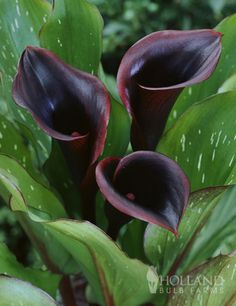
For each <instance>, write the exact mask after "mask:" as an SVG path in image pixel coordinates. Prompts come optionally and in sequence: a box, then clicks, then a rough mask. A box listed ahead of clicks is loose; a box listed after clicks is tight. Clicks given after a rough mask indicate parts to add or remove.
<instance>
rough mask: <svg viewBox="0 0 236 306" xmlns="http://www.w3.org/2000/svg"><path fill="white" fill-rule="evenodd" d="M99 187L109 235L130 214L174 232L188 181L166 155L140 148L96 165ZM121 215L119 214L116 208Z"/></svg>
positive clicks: (178, 220) (182, 210)
mask: <svg viewBox="0 0 236 306" xmlns="http://www.w3.org/2000/svg"><path fill="white" fill-rule="evenodd" d="M96 179H97V183H98V186H99V188H100V190H101V192H102V194H103V195H104V197H105V198H106V200H107V201H108V203H109V204H108V205H107V206H106V212H107V214H108V218H109V217H110V228H109V231H108V232H109V234H110V235H111V236H112V237H113V238H115V237H116V235H117V232H118V230H119V228H120V227H121V226H122V225H123V224H125V223H126V222H127V221H128V220H129V218H128V217H127V216H131V217H133V218H137V219H140V220H144V221H147V222H150V223H153V224H157V225H160V226H163V227H165V228H166V229H168V230H170V231H172V232H173V233H175V234H177V229H178V225H179V222H180V219H181V216H182V214H183V212H184V210H185V207H186V205H187V202H188V196H189V183H188V179H187V178H186V176H185V174H184V173H183V171H182V170H181V169H180V167H179V166H178V165H177V164H176V163H175V162H174V161H172V160H171V159H169V158H168V157H166V156H164V155H162V154H159V153H154V152H148V151H139V152H135V153H132V154H130V155H128V156H126V157H124V158H107V159H105V160H102V161H101V162H100V163H99V164H98V166H97V168H96ZM117 210H118V211H120V212H121V213H122V214H119V212H118V211H117Z"/></svg>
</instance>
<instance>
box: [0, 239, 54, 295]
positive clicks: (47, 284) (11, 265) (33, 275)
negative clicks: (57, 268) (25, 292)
mask: <svg viewBox="0 0 236 306" xmlns="http://www.w3.org/2000/svg"><path fill="white" fill-rule="evenodd" d="M0 274H4V275H8V276H12V277H16V278H19V279H21V280H24V281H28V282H30V283H31V284H33V285H34V286H36V287H39V288H41V289H42V290H44V291H46V292H47V293H48V294H50V295H51V296H53V297H55V296H56V291H57V288H58V285H59V281H60V276H59V275H54V274H52V273H50V272H47V271H41V270H37V269H32V268H26V267H24V266H23V265H22V264H20V263H19V262H18V261H17V259H16V257H15V256H14V255H13V254H12V253H11V252H10V251H9V250H8V248H7V247H6V246H5V245H4V244H3V243H0Z"/></svg>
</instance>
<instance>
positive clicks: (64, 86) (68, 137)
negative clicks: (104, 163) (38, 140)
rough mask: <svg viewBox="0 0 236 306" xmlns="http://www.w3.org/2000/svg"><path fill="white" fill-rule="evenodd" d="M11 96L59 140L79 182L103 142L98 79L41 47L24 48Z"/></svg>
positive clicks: (102, 93) (106, 103) (106, 110)
mask: <svg viewBox="0 0 236 306" xmlns="http://www.w3.org/2000/svg"><path fill="white" fill-rule="evenodd" d="M13 98H14V100H15V102H16V103H17V104H18V105H20V106H22V107H24V108H26V109H27V110H28V111H30V112H31V114H32V115H33V117H34V118H35V120H36V122H37V123H38V125H39V126H40V127H41V128H42V129H43V130H44V131H45V132H46V133H47V134H48V135H50V136H51V137H53V138H55V139H57V140H58V141H59V142H60V145H61V147H62V151H63V152H64V155H65V158H66V160H67V161H68V164H69V167H70V169H71V171H72V174H73V177H74V178H75V180H76V181H77V182H78V183H80V182H81V180H82V179H83V177H84V176H85V174H86V171H87V168H88V167H89V165H91V164H93V163H94V162H95V161H96V160H97V158H98V157H99V155H100V154H101V152H102V151H103V148H104V144H105V139H106V133H107V125H108V120H109V115H110V100H109V95H108V92H107V90H106V88H105V87H104V86H103V84H102V82H101V81H100V80H99V79H97V78H96V77H95V76H93V75H90V74H88V73H85V72H82V71H80V70H78V69H75V68H73V67H70V66H69V65H67V64H65V63H64V62H63V61H62V60H60V59H59V58H58V57H57V56H56V55H55V54H53V53H52V52H50V51H48V50H46V49H42V48H37V47H27V48H26V49H25V51H24V52H23V54H22V56H21V59H20V62H19V67H18V73H17V75H16V77H15V80H14V83H13Z"/></svg>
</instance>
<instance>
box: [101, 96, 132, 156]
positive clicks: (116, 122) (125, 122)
mask: <svg viewBox="0 0 236 306" xmlns="http://www.w3.org/2000/svg"><path fill="white" fill-rule="evenodd" d="M129 139H130V118H129V115H128V113H127V111H126V109H125V108H124V106H123V105H121V104H120V103H119V102H117V101H116V100H115V99H114V98H113V97H112V96H111V116H110V119H109V125H108V131H107V138H106V143H105V147H104V151H103V154H102V157H101V158H105V157H107V156H122V155H124V154H125V153H126V150H127V147H128V144H129Z"/></svg>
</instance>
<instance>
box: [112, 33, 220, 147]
mask: <svg viewBox="0 0 236 306" xmlns="http://www.w3.org/2000/svg"><path fill="white" fill-rule="evenodd" d="M220 53H221V33H219V32H216V31H213V30H192V31H172V30H171V31H160V32H155V33H152V34H150V35H148V36H146V37H144V38H143V39H141V40H139V41H138V42H137V43H136V44H134V45H133V46H132V47H131V48H130V49H129V50H128V51H127V53H126V54H125V56H124V57H123V59H122V61H121V64H120V67H119V71H118V78H117V82H118V90H119V93H120V96H121V99H122V101H123V103H124V105H125V107H126V108H127V110H128V111H129V112H130V113H131V115H132V118H133V124H132V131H131V140H132V146H133V148H134V149H135V150H142V149H145V150H155V148H156V145H157V143H158V141H159V139H160V137H161V135H162V133H163V130H164V128H165V124H166V120H167V118H168V115H169V113H170V111H171V108H172V106H173V105H174V103H175V101H176V99H177V97H178V95H179V94H180V92H181V90H182V89H183V88H184V87H185V86H190V85H193V84H196V83H199V82H202V81H203V80H205V79H207V78H209V76H210V75H211V74H212V72H213V71H214V69H215V67H216V65H217V62H218V60H219V56H220Z"/></svg>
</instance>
